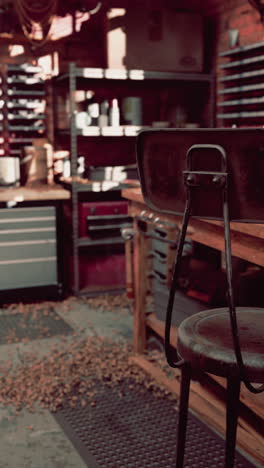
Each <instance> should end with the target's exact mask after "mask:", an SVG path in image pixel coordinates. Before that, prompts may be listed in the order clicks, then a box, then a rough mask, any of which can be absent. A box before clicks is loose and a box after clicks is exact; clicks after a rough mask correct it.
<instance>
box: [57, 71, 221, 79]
mask: <svg viewBox="0 0 264 468" xmlns="http://www.w3.org/2000/svg"><path fill="white" fill-rule="evenodd" d="M75 72H76V78H86V79H87V78H88V79H96V80H102V79H104V80H135V81H141V80H172V81H205V82H211V81H212V79H213V77H212V75H211V74H209V73H178V72H159V71H146V70H125V69H124V70H118V69H117V70H115V69H104V68H79V67H76V68H75ZM69 76H70V75H69V73H64V74H63V75H59V76H57V77H56V80H57V81H59V80H65V79H69Z"/></svg>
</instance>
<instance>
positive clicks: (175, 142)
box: [137, 129, 264, 468]
mask: <svg viewBox="0 0 264 468" xmlns="http://www.w3.org/2000/svg"><path fill="white" fill-rule="evenodd" d="M137 160H138V169H139V174H140V181H141V188H142V193H143V197H144V200H145V202H146V204H147V205H149V207H150V208H152V209H154V210H158V211H163V212H167V213H171V214H182V215H183V219H182V227H181V232H180V235H179V239H178V249H177V254H176V260H175V266H174V273H173V278H172V285H171V290H170V296H169V301H168V307H167V316H166V326H165V352H166V357H167V361H168V363H169V365H170V366H171V367H174V368H180V369H181V392H180V407H179V421H178V442H177V457H176V468H183V466H184V450H185V438H186V425H187V414H188V400H189V389H190V380H191V378H192V375H193V372H194V371H197V370H200V371H203V372H209V373H212V374H215V375H219V376H222V377H225V378H226V379H227V393H226V450H225V465H224V466H225V468H233V466H234V457H235V445H236V428H237V418H238V407H239V394H240V384H241V382H244V384H245V385H246V387H247V388H248V390H249V391H251V392H253V393H260V392H262V391H263V390H264V385H263V383H264V344H263V332H264V309H261V308H250V307H237V308H236V307H235V303H234V294H233V288H232V263H231V241H230V220H232V221H237V222H252V223H264V190H263V180H264V130H262V129H196V130H189V129H188V130H187V129H179V130H178V129H177V130H176V129H168V130H150V131H144V132H141V133H140V134H139V136H138V139H137ZM191 216H192V217H198V218H208V219H214V220H220V221H223V222H224V237H225V260H226V272H227V282H228V288H227V303H228V306H227V307H225V308H219V309H212V310H205V311H203V312H199V313H197V314H194V315H192V316H190V317H188V318H186V319H185V320H184V321H183V322H182V323H181V324H180V326H179V328H178V343H177V350H172V349H171V347H170V331H171V320H172V309H173V302H174V295H175V291H176V289H177V279H178V272H179V268H180V261H181V256H182V249H183V244H184V239H185V235H186V231H187V226H188V222H189V219H190V217H191ZM256 384H257V385H256ZM258 384H261V385H258Z"/></svg>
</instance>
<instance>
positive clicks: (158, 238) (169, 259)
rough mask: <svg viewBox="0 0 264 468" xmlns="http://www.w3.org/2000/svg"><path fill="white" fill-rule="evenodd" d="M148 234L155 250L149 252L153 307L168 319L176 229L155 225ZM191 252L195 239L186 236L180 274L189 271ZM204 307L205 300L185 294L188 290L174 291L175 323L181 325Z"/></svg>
mask: <svg viewBox="0 0 264 468" xmlns="http://www.w3.org/2000/svg"><path fill="white" fill-rule="evenodd" d="M148 235H149V237H150V238H151V240H152V243H151V244H152V250H151V252H150V258H151V259H152V267H151V271H150V277H152V279H153V283H152V290H153V300H154V310H155V313H156V316H157V317H158V318H159V319H160V320H162V321H165V319H166V308H167V303H168V298H169V289H170V284H171V277H172V269H173V264H174V260H175V256H176V247H177V242H176V239H177V230H176V229H166V228H160V227H156V228H155V227H154V228H153V229H152V230H150V231H149V233H148ZM191 253H192V243H191V241H190V240H189V239H188V238H187V239H186V241H185V244H184V249H183V258H182V268H181V275H180V276H181V278H184V277H185V275H187V272H188V264H189V259H190V257H191ZM204 309H205V305H204V304H203V303H201V302H199V301H197V300H196V299H192V298H190V297H188V296H186V295H185V293H184V292H183V291H181V290H180V289H179V290H178V291H177V292H176V294H175V300H174V308H173V318H172V323H173V325H176V326H178V325H179V324H180V323H181V322H182V320H184V319H185V318H186V317H188V316H189V315H192V314H195V313H196V312H199V311H201V310H204Z"/></svg>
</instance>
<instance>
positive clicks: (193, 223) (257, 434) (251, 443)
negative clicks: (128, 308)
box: [122, 188, 264, 466]
mask: <svg viewBox="0 0 264 468" xmlns="http://www.w3.org/2000/svg"><path fill="white" fill-rule="evenodd" d="M122 196H123V197H124V198H126V199H127V200H128V201H129V215H130V216H131V217H132V218H133V219H134V230H135V236H134V249H133V270H134V294H135V300H134V350H135V353H136V355H135V358H134V362H136V363H137V364H138V365H140V366H141V367H143V368H144V369H145V370H146V371H147V372H149V373H150V374H151V375H152V376H153V377H154V378H156V379H158V380H159V381H160V382H162V383H163V384H165V385H167V386H168V388H169V389H170V390H171V391H172V392H174V393H175V394H176V396H178V395H179V382H178V379H176V378H175V381H173V382H171V381H170V380H169V379H168V378H167V377H166V375H165V374H164V373H163V372H162V370H161V369H158V368H157V367H155V366H154V365H153V364H151V363H149V362H148V361H147V360H146V359H145V358H144V354H143V353H144V351H145V349H146V331H147V328H150V329H152V330H154V331H155V332H156V333H157V334H158V335H159V336H160V337H162V338H164V329H165V324H164V322H162V321H161V320H159V319H158V318H157V317H156V315H155V314H154V313H148V314H147V313H146V295H147V280H146V270H147V268H146V260H145V258H146V254H147V249H148V246H147V240H146V238H145V236H143V235H142V233H141V232H140V230H139V229H138V228H137V220H136V217H137V216H140V215H142V214H143V213H144V216H146V217H148V216H149V215H150V216H152V217H153V218H154V217H155V218H159V219H160V220H161V221H162V222H169V223H173V224H177V225H180V224H181V217H179V216H176V215H175V216H174V215H169V214H164V213H160V212H154V211H153V210H150V209H148V207H147V206H146V205H145V203H144V200H143V197H142V194H141V190H140V188H135V189H126V190H123V191H122ZM223 233H224V229H223V223H221V222H218V221H211V220H200V219H194V218H192V219H191V220H190V224H189V227H188V236H189V237H191V238H192V240H193V241H196V242H199V243H201V244H204V245H207V246H210V247H212V248H215V249H217V250H219V251H224V236H223ZM231 240H232V254H233V255H234V256H237V257H239V258H241V259H244V260H247V261H248V262H251V263H254V264H257V265H259V266H262V267H264V225H261V224H244V223H231ZM176 342H177V329H176V327H172V333H171V344H172V346H176ZM177 372H178V371H177V370H175V377H176V376H177ZM178 375H179V374H178ZM225 385H226V383H225V379H223V378H219V377H216V376H205V379H204V380H203V381H202V382H193V383H192V385H191V395H190V407H191V408H192V410H193V411H195V412H196V413H197V414H198V415H199V416H200V417H201V419H203V420H205V421H206V422H207V423H208V424H209V425H211V426H212V427H214V428H215V429H216V430H218V431H220V432H221V433H223V434H224V432H225V402H224V398H225ZM219 392H220V394H221V392H222V396H220V394H219ZM241 402H242V403H243V405H241V409H242V411H241V417H240V418H239V425H238V435H237V444H238V446H239V447H240V448H242V449H243V450H244V451H245V452H246V453H248V454H249V455H250V456H252V457H253V458H254V459H255V460H256V461H257V462H258V463H260V464H261V466H263V464H264V439H263V437H264V421H263V418H264V395H263V394H260V395H253V394H251V393H250V392H249V391H248V390H247V389H246V388H245V387H244V386H243V385H242V390H241ZM251 412H252V413H251ZM249 414H250V417H249ZM252 415H253V418H252Z"/></svg>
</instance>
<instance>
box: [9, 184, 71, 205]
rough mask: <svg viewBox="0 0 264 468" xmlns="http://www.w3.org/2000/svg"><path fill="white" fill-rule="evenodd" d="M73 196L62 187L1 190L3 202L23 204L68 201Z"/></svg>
mask: <svg viewBox="0 0 264 468" xmlns="http://www.w3.org/2000/svg"><path fill="white" fill-rule="evenodd" d="M70 196H71V194H70V192H69V191H68V190H65V189H64V188H63V187H62V186H61V185H56V184H52V185H45V184H39V185H34V186H31V187H30V186H27V187H10V188H1V189H0V203H1V202H17V203H23V202H28V201H46V200H54V201H56V200H58V201H59V200H68V199H69V198H70Z"/></svg>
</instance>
